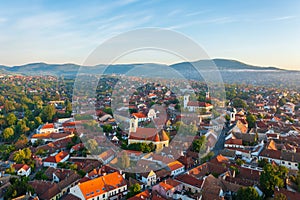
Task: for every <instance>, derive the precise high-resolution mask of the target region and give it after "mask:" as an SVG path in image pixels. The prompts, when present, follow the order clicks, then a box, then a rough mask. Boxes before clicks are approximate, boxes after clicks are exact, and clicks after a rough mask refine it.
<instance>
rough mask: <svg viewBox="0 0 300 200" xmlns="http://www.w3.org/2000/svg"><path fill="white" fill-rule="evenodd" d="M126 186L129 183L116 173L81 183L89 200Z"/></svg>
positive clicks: (81, 188) (81, 187)
mask: <svg viewBox="0 0 300 200" xmlns="http://www.w3.org/2000/svg"><path fill="white" fill-rule="evenodd" d="M126 184H127V183H126V181H125V179H124V178H123V176H122V175H120V174H119V173H118V172H114V173H111V174H108V175H105V176H101V177H99V178H95V179H93V180H90V181H86V182H83V183H80V184H79V188H80V190H81V192H82V194H83V195H84V197H85V198H87V199H89V198H93V197H95V196H98V195H99V194H103V193H105V192H107V191H110V190H114V189H116V188H119V187H121V186H124V185H126Z"/></svg>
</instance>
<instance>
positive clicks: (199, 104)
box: [187, 101, 212, 107]
mask: <svg viewBox="0 0 300 200" xmlns="http://www.w3.org/2000/svg"><path fill="white" fill-rule="evenodd" d="M187 106H193V107H209V106H212V105H211V104H210V103H206V102H198V101H189V102H188V104H187Z"/></svg>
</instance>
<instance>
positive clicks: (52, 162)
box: [44, 151, 70, 168]
mask: <svg viewBox="0 0 300 200" xmlns="http://www.w3.org/2000/svg"><path fill="white" fill-rule="evenodd" d="M69 157H70V154H69V153H68V152H65V151H61V152H59V153H58V154H56V155H54V156H49V157H47V158H46V159H45V160H44V167H54V168H57V164H58V163H60V162H65V161H67V160H68V159H69Z"/></svg>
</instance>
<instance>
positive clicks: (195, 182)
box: [176, 174, 203, 188]
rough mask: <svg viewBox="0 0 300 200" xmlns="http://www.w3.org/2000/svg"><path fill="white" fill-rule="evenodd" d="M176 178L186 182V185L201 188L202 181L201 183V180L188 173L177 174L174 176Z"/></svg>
mask: <svg viewBox="0 0 300 200" xmlns="http://www.w3.org/2000/svg"><path fill="white" fill-rule="evenodd" d="M176 180H178V181H180V182H182V183H185V184H188V185H192V186H194V187H197V188H201V186H202V183H203V180H199V179H197V178H195V177H194V176H192V175H189V174H182V175H179V176H177V177H176Z"/></svg>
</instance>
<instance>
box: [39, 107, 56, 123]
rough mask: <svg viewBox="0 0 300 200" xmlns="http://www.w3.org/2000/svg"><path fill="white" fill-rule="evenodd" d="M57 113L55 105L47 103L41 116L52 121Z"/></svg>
mask: <svg viewBox="0 0 300 200" xmlns="http://www.w3.org/2000/svg"><path fill="white" fill-rule="evenodd" d="M55 113H56V110H55V107H54V105H47V106H45V107H44V108H43V110H42V112H41V114H40V117H41V118H42V120H43V122H51V121H52V120H53V117H54V115H55Z"/></svg>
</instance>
